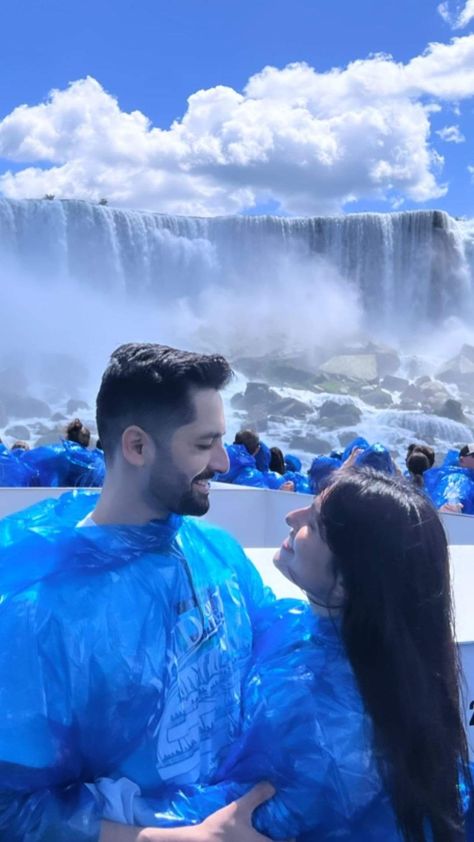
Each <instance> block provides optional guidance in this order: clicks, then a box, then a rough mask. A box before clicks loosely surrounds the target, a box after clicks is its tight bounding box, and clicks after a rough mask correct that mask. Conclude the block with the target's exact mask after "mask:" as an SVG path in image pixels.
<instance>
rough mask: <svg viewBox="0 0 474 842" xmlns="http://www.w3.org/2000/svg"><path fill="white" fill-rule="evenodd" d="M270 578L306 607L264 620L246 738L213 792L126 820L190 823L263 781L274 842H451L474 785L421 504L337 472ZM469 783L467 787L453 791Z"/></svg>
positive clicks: (442, 589)
mask: <svg viewBox="0 0 474 842" xmlns="http://www.w3.org/2000/svg"><path fill="white" fill-rule="evenodd" d="M287 523H288V525H289V527H290V533H289V535H288V537H287V538H286V540H285V541H284V542H283V544H282V547H281V548H280V550H279V551H278V552H277V554H276V556H275V564H276V565H277V567H278V568H279V569H280V570H281V571H282V573H283V574H284V575H285V576H287V577H288V578H289V579H290V580H291V581H293V582H295V583H296V584H298V585H299V586H300V587H301V588H302V589H303V591H305V593H306V595H307V597H308V600H309V606H308V605H304V604H302V603H299V602H297V601H291V600H282V601H280V602H279V603H278V604H277V609H276V610H275V608H272V607H271V606H270V607H269V609H268V618H267V623H266V626H265V620H264V619H263V620H262V621H261V624H262V628H261V629H260V634H259V643H258V645H257V648H256V651H255V654H254V664H253V668H252V670H251V673H250V675H249V677H248V680H247V684H246V688H245V695H244V721H243V729H242V735H241V738H240V740H238V741H237V743H236V745H235V747H234V749H233V751H232V753H231V756H228V757H226V758H225V759H224V761H223V762H222V765H221V768H220V770H219V772H218V774H217V775H216V777H215V781H214V785H213V786H212V785H211V786H208V787H194V788H193V787H190V788H187V789H185V790H180V791H178V792H174V793H173V792H168V793H166V797H164V798H154V797H153V793H143V797H137V798H136V800H135V805H134V812H133V820H134V821H135V822H136V824H139V825H142V826H148V827H150V826H153V825H154V826H158V827H163V826H168V827H172V826H176V825H181V826H185V825H189V824H194V823H197V822H200V821H202V820H203V819H204V818H205V816H206V815H209V814H210V813H211V812H214V811H215V810H216V809H217V808H218V807H219V806H221V805H222V804H223V803H226V801H229V800H231V799H233V798H235V797H237V796H238V795H240V794H242V792H244V791H246V789H248V788H249V786H250V785H251V784H253V783H255V782H256V781H258V780H265V779H267V780H269V781H270V782H271V783H272V784H273V785H274V786H275V788H276V790H277V794H276V796H275V797H274V798H273V799H271V801H269V802H268V803H266V804H263V805H262V806H260V807H259V808H258V809H257V810H256V812H255V814H254V826H255V827H256V829H257V830H258V831H260V832H261V833H265V834H266V835H268V836H269V837H271V838H272V839H288V838H290V837H293V836H294V837H298V839H299V840H300V842H322V840H326V842H329V840H338V841H339V840H351V841H352V842H372V841H373V842H382V840H383V842H395V840H397V842H400V841H401V840H403V842H428V840H434V842H455V840H456V842H458V841H459V840H462V839H464V838H465V836H464V831H463V811H464V809H465V798H463V795H464V793H465V790H466V786H467V783H468V781H469V773H468V765H467V764H468V760H467V747H466V738H465V733H464V729H463V724H462V721H461V716H460V711H459V701H458V700H459V678H458V663H457V655H456V647H455V643H454V638H453V629H452V609H451V598H450V581H449V560H448V549H447V544H446V537H445V534H444V531H443V528H442V525H441V523H440V520H439V518H438V515H437V513H436V511H435V510H434V508H433V507H432V506H431V504H430V502H429V501H428V500H427V499H426V498H425V496H424V495H421V494H419V492H417V490H416V489H415V488H414V487H413V486H411V485H409V484H407V483H403V482H401V481H399V480H397V479H394V478H393V477H390V476H388V475H386V474H382V473H378V472H375V471H370V470H349V471H341V472H337V473H336V474H335V475H334V478H333V480H332V481H331V483H330V485H329V486H328V487H327V488H326V489H325V490H324V491H323V492H322V494H321V495H320V496H319V497H318V498H316V500H315V501H314V502H313V504H312V505H311V506H309V507H308V508H304V509H300V510H298V511H294V512H292V513H291V514H289V515H288V517H287ZM460 782H461V784H460Z"/></svg>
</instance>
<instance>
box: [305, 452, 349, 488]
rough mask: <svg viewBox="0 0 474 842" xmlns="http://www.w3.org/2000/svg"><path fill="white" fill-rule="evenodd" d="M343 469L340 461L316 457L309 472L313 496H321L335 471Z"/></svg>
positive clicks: (327, 457)
mask: <svg viewBox="0 0 474 842" xmlns="http://www.w3.org/2000/svg"><path fill="white" fill-rule="evenodd" d="M340 467H341V463H340V461H339V459H332V458H331V457H330V456H316V457H315V459H313V461H312V463H311V467H310V469H309V471H308V477H309V484H310V488H311V491H312V493H313V494H319V492H320V491H322V489H323V488H324V485H325V483H326V482H327V480H328V479H329V477H330V476H331V474H332V473H333V472H334V471H337V470H338V469H339V468H340Z"/></svg>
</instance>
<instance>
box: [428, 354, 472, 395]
mask: <svg viewBox="0 0 474 842" xmlns="http://www.w3.org/2000/svg"><path fill="white" fill-rule="evenodd" d="M436 376H437V377H438V379H439V380H442V381H443V382H444V383H454V384H456V385H457V386H460V387H464V388H468V389H473V388H474V346H473V345H463V346H462V348H461V350H460V352H459V354H457V355H456V356H455V357H453V358H452V359H451V360H448V361H447V362H446V363H445V364H444V365H443V366H442V367H441V369H440V371H439V372H438V374H437V375H436Z"/></svg>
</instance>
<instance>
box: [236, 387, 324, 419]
mask: <svg viewBox="0 0 474 842" xmlns="http://www.w3.org/2000/svg"><path fill="white" fill-rule="evenodd" d="M231 405H232V406H233V407H234V409H239V410H245V411H246V412H248V413H249V415H252V416H254V417H257V418H261V417H264V416H268V415H269V414H271V413H275V414H277V415H283V416H285V417H287V418H288V417H289V418H304V417H305V416H306V415H308V413H310V412H312V411H313V410H312V407H311V406H309V405H308V404H306V403H304V402H303V401H300V400H297V399H296V398H284V397H281V396H280V395H278V394H277V392H275V390H274V389H271V388H270V387H269V386H268V385H267V384H266V383H256V382H250V383H247V388H246V390H245V393H244V394H242V393H239V394H237V395H233V397H232V398H231Z"/></svg>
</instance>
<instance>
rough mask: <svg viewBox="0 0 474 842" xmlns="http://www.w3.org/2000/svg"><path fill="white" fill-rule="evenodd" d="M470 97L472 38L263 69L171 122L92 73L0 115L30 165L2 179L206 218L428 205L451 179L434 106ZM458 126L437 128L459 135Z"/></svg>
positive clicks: (16, 158) (473, 90) (18, 189)
mask: <svg viewBox="0 0 474 842" xmlns="http://www.w3.org/2000/svg"><path fill="white" fill-rule="evenodd" d="M473 94H474V35H470V36H466V37H462V38H455V39H453V41H452V42H451V43H449V44H432V45H430V46H429V48H428V49H427V50H426V52H425V53H424V54H423V55H420V56H417V57H415V58H414V59H412V60H411V61H410V62H408V63H407V64H401V63H397V62H395V61H394V60H393V59H392V58H391V57H390V56H385V55H374V56H371V57H369V58H367V59H364V60H358V61H354V62H352V63H351V64H349V65H348V66H347V67H345V68H335V69H333V70H330V71H328V72H325V73H319V72H317V71H316V70H315V69H313V68H312V67H309V66H308V65H307V64H304V63H296V64H291V65H289V66H288V67H285V68H283V69H277V68H274V67H266V68H264V69H263V70H262V71H261V72H260V73H257V74H256V75H255V76H253V77H252V78H251V79H250V80H249V82H248V84H247V86H246V88H245V89H244V90H243V91H242V92H238V91H235V90H233V89H232V88H229V87H224V86H217V87H215V88H211V89H209V90H201V91H197V92H196V93H194V94H192V96H190V98H189V100H188V105H187V110H186V112H185V114H184V116H183V117H182V118H181V119H180V120H176V121H175V122H174V123H173V124H172V125H171V126H170V127H169V128H168V129H161V128H157V127H154V126H153V125H152V124H151V122H150V120H149V119H148V118H147V117H146V116H145V115H144V114H142V113H140V112H139V111H134V112H132V113H126V112H123V111H121V109H120V107H119V104H118V102H117V100H116V99H115V98H114V97H113V96H111V95H110V94H109V93H107V92H106V91H105V90H104V89H103V87H102V86H101V85H100V84H99V83H98V82H97V81H96V80H94V79H92V78H87V79H82V80H79V81H77V82H74V83H73V84H71V85H70V86H69V87H68V88H67V89H65V90H57V91H53V92H52V93H51V95H50V97H49V99H48V100H47V101H46V102H44V103H40V104H39V105H35V106H25V105H23V106H20V107H18V108H16V109H15V110H14V111H12V112H11V113H10V114H9V115H7V116H6V117H5V118H4V119H3V120H2V121H0V157H4V158H6V159H8V160H11V161H12V162H15V163H16V164H24V165H25V166H24V167H23V168H20V169H19V171H17V172H6V173H4V175H3V176H0V190H2V191H3V193H4V194H5V195H7V196H10V197H26V196H41V195H43V194H44V193H55V194H56V195H58V196H70V197H83V198H91V199H98V198H100V197H101V196H105V197H107V198H108V199H109V201H110V202H112V203H115V204H119V205H124V206H131V207H143V208H149V209H155V210H161V211H166V212H169V213H187V214H203V215H209V214H216V213H233V212H238V211H240V210H242V209H245V208H248V207H251V206H253V205H255V204H258V203H261V202H266V201H270V200H272V201H274V202H277V203H278V204H279V205H280V206H281V208H282V209H283V210H285V211H288V212H290V213H328V212H337V211H340V210H341V209H343V208H344V207H350V204H351V202H353V201H356V200H358V199H364V198H365V199H370V198H372V199H381V200H386V201H388V202H389V203H390V204H391V206H393V207H396V206H399V205H400V204H402V203H403V201H404V200H405V199H407V198H408V199H411V200H414V201H417V202H423V201H425V200H428V199H433V198H436V197H439V196H442V195H444V194H445V192H446V189H447V188H446V185H445V184H443V182H442V179H441V170H442V166H443V158H442V157H441V156H440V155H439V154H438V153H437V152H436V150H435V149H434V148H433V146H432V129H431V114H432V113H433V112H434V111H439V110H440V109H441V108H442V107H445V106H447V107H448V108H449V109H450V110H451V111H452V109H456V108H458V104H459V103H460V102H462V101H463V100H465V99H467V98H470V97H472V96H473ZM455 129H457V127H454V126H451V127H449V126H448V127H446V129H444V130H443V129H442V130H441V131H440V136H441V137H442V136H443V134H442V133H444V134H445V136H444V137H443V139H444V140H451V142H456V141H455V140H454V134H453V131H454V130H455ZM446 132H449V133H450V137H448V136H446ZM16 169H18V168H16ZM440 179H441V180H440Z"/></svg>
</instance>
